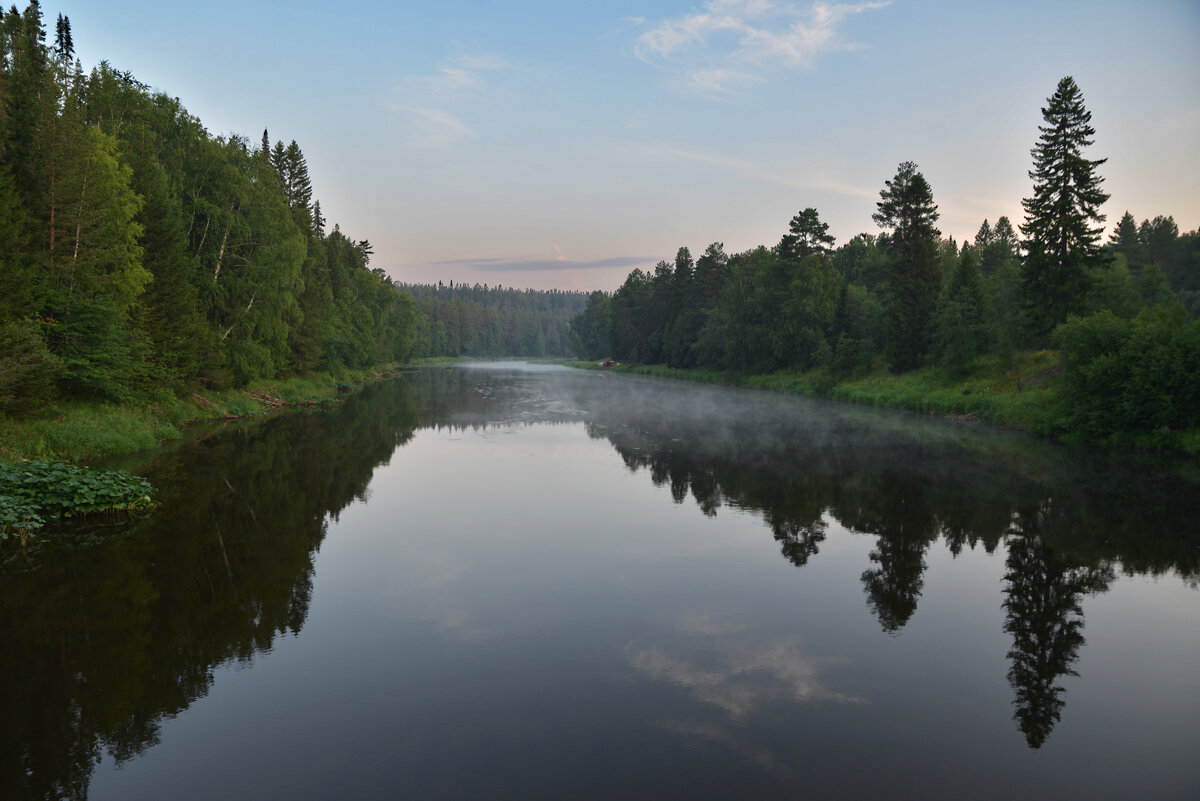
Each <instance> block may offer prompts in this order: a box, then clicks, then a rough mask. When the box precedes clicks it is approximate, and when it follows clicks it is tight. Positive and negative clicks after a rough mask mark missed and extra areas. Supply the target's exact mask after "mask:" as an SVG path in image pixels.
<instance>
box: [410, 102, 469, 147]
mask: <svg viewBox="0 0 1200 801" xmlns="http://www.w3.org/2000/svg"><path fill="white" fill-rule="evenodd" d="M393 108H394V109H395V110H396V111H398V112H401V113H403V114H405V115H406V117H407V120H408V127H409V135H408V141H409V144H414V145H422V146H425V147H433V148H450V147H455V146H456V145H460V144H462V143H463V142H467V141H469V140H471V139H474V138H475V136H476V134H475V131H474V130H473V129H472V128H471V127H470V126H469V125H467V124H466V123H465V122H463V121H462V120H460V119H459V118H458V117H456V116H454V115H453V114H451V113H450V112H448V111H446V110H444V109H440V108H419V107H417V106H399V105H398V106H393Z"/></svg>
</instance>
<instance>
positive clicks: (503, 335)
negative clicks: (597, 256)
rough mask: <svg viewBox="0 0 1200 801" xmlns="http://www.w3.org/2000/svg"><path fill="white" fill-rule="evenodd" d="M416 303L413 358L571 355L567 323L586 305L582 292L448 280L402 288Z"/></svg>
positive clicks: (585, 295) (569, 323) (403, 286)
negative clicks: (472, 283) (418, 314)
mask: <svg viewBox="0 0 1200 801" xmlns="http://www.w3.org/2000/svg"><path fill="white" fill-rule="evenodd" d="M399 286H400V288H401V289H404V290H405V291H407V292H408V293H409V294H410V295H412V296H413V298H415V299H416V301H417V308H418V309H419V310H420V324H419V327H418V330H417V335H416V341H415V342H414V344H413V356H415V357H436V356H451V357H456V356H469V357H479V358H494V357H497V356H523V357H530V358H546V357H555V356H569V355H571V354H572V353H573V352H574V351H573V349H572V345H571V333H570V327H571V321H572V320H573V319H575V317H576V315H578V314H579V313H580V312H581V311H583V309H584V307H585V306H586V305H587V301H588V295H587V294H586V293H584V292H568V291H564V290H557V289H552V290H536V289H513V288H512V287H503V286H495V287H491V288H489V287H488V285H487V284H483V285H482V286H480V285H479V284H474V285H471V286H468V285H466V284H463V283H459V284H455V283H454V281H450V282H449V284H444V283H442V282H441V281H439V282H438V283H437V284H436V285H430V284H400V285H399Z"/></svg>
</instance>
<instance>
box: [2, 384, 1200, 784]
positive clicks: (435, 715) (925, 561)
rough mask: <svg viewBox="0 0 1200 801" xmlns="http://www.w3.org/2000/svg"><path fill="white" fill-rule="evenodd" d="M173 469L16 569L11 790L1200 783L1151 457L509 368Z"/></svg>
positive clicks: (244, 432) (1180, 565) (1163, 494)
mask: <svg viewBox="0 0 1200 801" xmlns="http://www.w3.org/2000/svg"><path fill="white" fill-rule="evenodd" d="M136 467H138V469H139V470H142V471H144V472H145V473H146V474H147V475H148V476H149V477H150V478H151V480H152V481H153V482H154V484H155V485H156V486H157V487H159V499H160V500H161V501H162V503H163V506H162V509H161V510H160V511H159V512H158V513H157V514H156V515H155V516H154V517H152V518H150V519H147V520H141V521H134V522H132V523H131V522H118V523H110V524H107V525H106V526H104V527H101V528H102V530H103V533H104V534H105V535H106V537H107V536H108V535H113V537H112V539H108V540H107V541H106V542H105V543H104V544H101V545H93V546H91V547H73V548H53V549H51V548H47V549H44V550H42V551H41V552H39V553H36V554H34V555H32V557H31V558H30V559H29V560H28V561H20V560H17V561H10V562H9V563H8V564H7V565H6V566H5V567H3V569H2V572H0V651H2V655H0V665H2V666H3V667H2V671H3V674H2V675H3V677H4V681H3V683H2V686H0V715H2V718H0V720H2V722H3V726H2V727H0V771H2V773H0V798H5V799H7V798H13V799H24V798H30V799H43V798H80V799H82V798H90V799H123V800H129V799H134V800H136V799H164V798H168V799H215V798H221V799H276V798H278V799H310V798H311V799H325V798H339V799H379V798H511V799H531V798H555V799H562V798H622V799H624V798H667V799H670V798H689V799H691V798H849V799H854V798H935V799H936V798H946V799H963V798H997V799H998V798H1014V797H1023V798H1090V799H1096V798H1113V799H1116V798H1121V799H1125V798H1146V799H1195V798H1198V797H1200V758H1197V756H1196V754H1197V752H1198V746H1200V693H1197V692H1196V678H1197V676H1200V592H1198V578H1200V531H1198V529H1200V523H1198V522H1197V521H1200V503H1198V501H1197V497H1198V494H1197V492H1196V489H1197V485H1196V484H1189V483H1187V482H1185V481H1182V480H1180V479H1176V478H1173V477H1172V475H1171V474H1170V473H1168V472H1166V471H1164V470H1162V469H1159V468H1156V467H1155V466H1153V465H1144V464H1130V463H1127V462H1122V461H1118V460H1113V459H1110V458H1108V457H1105V456H1103V455H1100V454H1097V453H1095V452H1091V451H1078V450H1073V449H1068V448H1063V447H1052V446H1046V445H1043V444H1039V443H1031V442H1029V441H1027V440H1025V439H1023V438H1021V437H1019V436H1013V435H1008V434H1004V433H1000V432H996V431H992V430H989V429H986V428H984V427H973V426H964V425H956V424H951V423H946V422H943V421H931V420H925V419H920V418H916V417H912V416H908V415H902V414H894V413H888V412H880V411H876V410H870V409H862V408H855V407H846V406H836V405H829V404H823V403H818V402H812V401H808V400H804V399H795V398H785V397H779V396H774V395H769V394H764V393H756V392H747V391H740V390H731V389H722V388H716V387H703V386H694V385H689V384H684V383H670V382H658V381H651V380H645V379H637V378H633V377H628V376H615V375H610V374H601V373H588V372H580V371H571V370H566V369H559V368H527V367H514V366H512V365H503V366H479V367H472V368H455V369H444V368H437V369H429V370H425V371H420V372H417V373H413V374H410V375H407V376H405V377H404V378H402V379H399V380H397V381H394V382H391V383H387V384H381V385H375V386H371V387H368V388H367V389H366V390H365V391H363V392H362V393H360V394H359V395H357V396H355V397H353V398H351V399H350V400H349V401H348V402H347V403H346V404H345V405H344V406H343V407H341V408H338V409H335V410H332V411H325V412H312V413H293V414H288V415H285V416H281V417H277V418H275V419H272V420H269V421H267V422H265V423H263V424H259V425H255V426H249V427H237V428H233V429H230V430H226V431H223V432H219V433H211V434H209V435H208V436H206V437H203V438H200V439H199V440H198V441H197V442H195V443H193V444H191V445H188V446H186V447H183V448H180V449H178V450H176V451H174V452H171V453H168V454H166V455H162V456H159V457H157V458H156V459H155V460H154V461H153V463H152V464H149V465H146V464H144V463H143V464H142V465H137V466H136ZM85 537H86V533H81V534H78V538H80V539H83V538H85Z"/></svg>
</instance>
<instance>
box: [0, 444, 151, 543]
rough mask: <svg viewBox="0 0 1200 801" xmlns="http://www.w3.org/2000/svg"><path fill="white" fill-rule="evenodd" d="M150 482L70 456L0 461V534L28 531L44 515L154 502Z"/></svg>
mask: <svg viewBox="0 0 1200 801" xmlns="http://www.w3.org/2000/svg"><path fill="white" fill-rule="evenodd" d="M153 493H154V488H153V487H152V486H150V482H148V481H146V479H144V478H140V477H138V476H134V475H131V474H129V473H127V472H125V471H123V470H115V471H114V470H92V469H89V468H86V467H79V466H77V465H73V464H70V463H69V462H20V463H16V464H6V463H0V539H7V538H8V537H9V536H10V535H16V536H19V537H20V538H21V542H22V545H24V544H25V543H26V542H27V540H28V538H29V536H30V535H31V534H32V533H33V532H34V531H36V530H37V529H39V528H41V527H42V525H43V523H44V522H45V521H46V520H58V519H61V518H69V517H79V516H84V515H91V514H98V513H104V512H128V513H134V512H144V511H148V510H150V509H153V508H154V501H153V500H152V498H151V496H152V495H153Z"/></svg>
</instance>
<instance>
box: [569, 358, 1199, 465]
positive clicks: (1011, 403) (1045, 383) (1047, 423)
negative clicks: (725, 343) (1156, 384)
mask: <svg viewBox="0 0 1200 801" xmlns="http://www.w3.org/2000/svg"><path fill="white" fill-rule="evenodd" d="M570 364H571V365H572V366H576V367H582V368H584V369H591V370H598V369H602V368H601V367H600V366H599V365H598V364H596V363H595V362H590V361H589V362H571V363H570ZM603 369H612V370H616V371H618V372H629V373H636V374H640V375H653V376H660V377H664V378H681V379H686V380H690V381H703V382H707V383H714V384H728V385H734V386H746V387H755V388H759V389H768V390H773V391H777V392H788V393H792V394H796V395H809V396H812V397H822V398H833V399H835V400H843V401H850V402H853V403H864V404H869V405H872V406H886V407H891V408H895V409H904V410H907V411H912V412H918V413H921V414H937V415H945V416H948V417H952V418H955V419H970V420H983V421H988V422H991V423H996V424H1000V425H1004V426H1008V427H1012V428H1018V429H1022V430H1025V431H1029V432H1031V433H1033V434H1035V435H1038V436H1042V437H1053V438H1062V439H1065V440H1073V439H1082V438H1079V437H1076V436H1074V435H1073V434H1072V432H1070V431H1069V430H1067V428H1066V427H1065V425H1064V423H1063V420H1064V419H1065V414H1064V408H1063V398H1062V393H1061V382H1062V374H1061V370H1060V367H1059V357H1058V352H1057V351H1049V350H1040V351H1029V352H1024V353H1020V354H1018V355H1017V356H1016V357H1015V358H1014V359H1012V360H999V359H980V360H979V361H977V362H976V363H975V364H974V365H973V366H972V369H971V371H970V372H969V373H968V374H967V375H965V376H958V375H953V374H951V373H950V372H948V371H946V370H944V369H941V368H937V367H926V368H922V369H919V370H913V371H911V372H908V373H903V374H900V375H894V374H892V373H890V372H889V371H888V369H887V367H886V366H884V365H883V364H882V363H880V364H877V365H875V366H873V367H872V368H871V369H870V370H866V371H861V372H858V373H856V374H854V375H850V376H834V375H831V374H830V373H829V371H828V370H825V369H818V370H811V371H798V370H780V371H778V372H774V373H769V374H765V375H746V374H742V373H737V372H733V371H713V370H682V369H677V368H671V367H667V366H665V365H617V366H615V367H612V368H603ZM1101 444H1107V445H1115V446H1118V447H1136V448H1150V449H1154V450H1161V451H1167V452H1182V453H1188V454H1191V455H1192V456H1198V455H1200V426H1197V427H1193V428H1191V429H1188V430H1186V431H1154V432H1143V433H1140V434H1126V435H1122V436H1119V437H1113V438H1110V439H1109V440H1106V441H1104V442H1102V443H1101Z"/></svg>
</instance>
